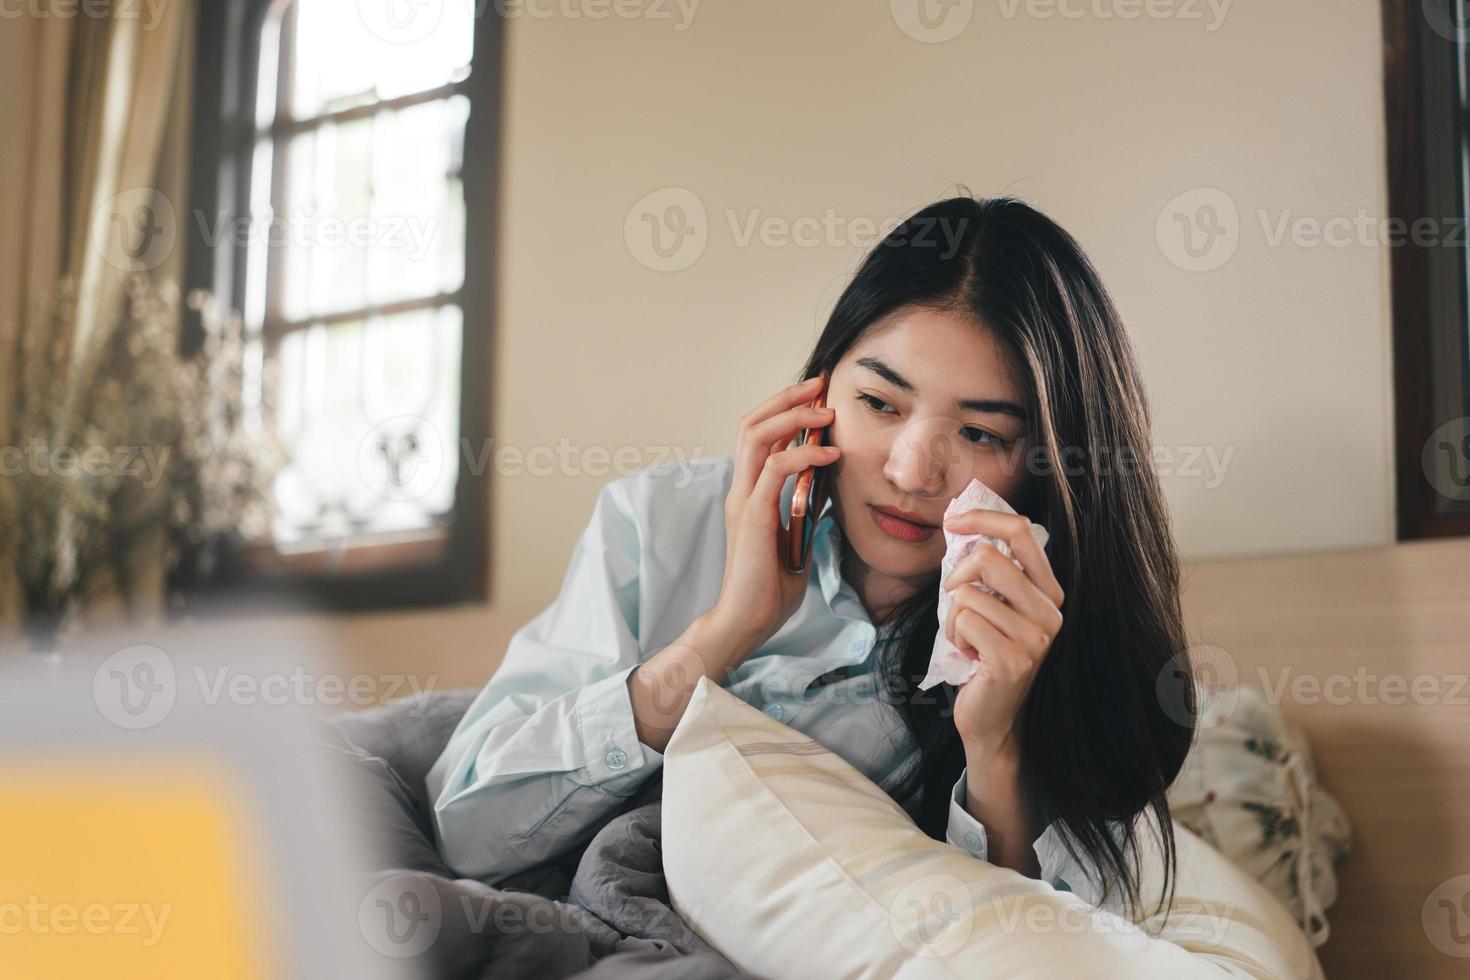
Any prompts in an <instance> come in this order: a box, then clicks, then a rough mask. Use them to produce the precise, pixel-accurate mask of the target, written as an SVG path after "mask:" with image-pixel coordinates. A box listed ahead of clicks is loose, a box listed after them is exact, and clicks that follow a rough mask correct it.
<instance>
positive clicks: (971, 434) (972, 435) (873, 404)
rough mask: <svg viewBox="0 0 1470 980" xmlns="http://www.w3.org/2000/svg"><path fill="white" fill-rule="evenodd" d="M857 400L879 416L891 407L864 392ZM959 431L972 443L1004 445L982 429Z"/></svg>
mask: <svg viewBox="0 0 1470 980" xmlns="http://www.w3.org/2000/svg"><path fill="white" fill-rule="evenodd" d="M857 398H858V401H860V402H862V403H864V404H865V405H867V406H868V409H869V410H870V411H873V412H877V413H879V414H880V415H886V414H887V413H886V412H884V411H883V409H885V408H890V407H891V406H890V405H889V404H888V403H887V402H885V401H884V400H883V399H881V398H878V397H875V396H873V395H870V394H868V393H866V392H861V393H859V394H858V396H857ZM960 431H961V432H962V433H964V435H965V438H966V439H968V440H969V441H970V442H973V443H979V442H980V441H981V440H984V439H988V440H990V445H992V446H996V447H999V448H1003V447H1004V446H1005V445H1006V441H1005V440H1004V439H1002V438H1001V437H1000V436H998V435H996V434H995V433H994V432H986V431H985V430H984V429H977V428H975V427H974V426H966V427H965V428H963V429H961V430H960Z"/></svg>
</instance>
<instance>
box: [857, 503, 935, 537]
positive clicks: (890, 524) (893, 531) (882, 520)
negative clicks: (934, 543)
mask: <svg viewBox="0 0 1470 980" xmlns="http://www.w3.org/2000/svg"><path fill="white" fill-rule="evenodd" d="M868 513H869V514H872V515H873V523H874V524H876V525H878V529H879V530H880V531H882V532H883V533H884V534H886V535H888V536H889V537H891V538H897V539H898V540H900V541H905V542H907V543H909V544H918V543H920V542H923V541H928V540H929V539H930V538H932V537H934V532H935V531H937V530H939V528H937V527H927V526H925V525H923V524H915V523H914V522H913V521H906V520H904V519H903V518H901V517H894V516H893V515H891V514H885V513H883V512H882V511H881V510H879V509H878V508H876V507H874V506H873V505H872V504H869V505H868Z"/></svg>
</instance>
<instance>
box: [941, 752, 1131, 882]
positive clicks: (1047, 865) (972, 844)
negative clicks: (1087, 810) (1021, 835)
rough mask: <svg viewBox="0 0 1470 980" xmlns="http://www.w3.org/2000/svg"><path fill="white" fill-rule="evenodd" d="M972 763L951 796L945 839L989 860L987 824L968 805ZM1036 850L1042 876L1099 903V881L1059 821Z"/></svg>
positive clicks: (962, 772) (1043, 834)
mask: <svg viewBox="0 0 1470 980" xmlns="http://www.w3.org/2000/svg"><path fill="white" fill-rule="evenodd" d="M969 771H970V770H969V767H968V766H967V767H965V768H964V769H961V770H960V778H959V779H957V780H956V781H955V784H954V789H953V790H952V791H951V792H950V796H949V825H948V828H947V829H946V831H945V839H946V840H948V841H949V843H951V844H953V845H954V846H955V847H959V848H963V849H964V850H966V851H968V852H969V853H970V854H971V855H972V856H973V857H977V858H979V859H980V860H981V861H988V860H989V857H988V854H989V841H988V840H987V838H986V835H985V827H984V825H982V824H981V823H980V821H979V820H976V819H975V817H974V816H973V815H972V814H971V813H970V811H969V810H967V809H966V808H965V802H966V797H967V793H968V790H967V787H966V777H967V776H968V775H969ZM1031 849H1032V850H1033V851H1035V852H1036V863H1037V865H1038V866H1039V867H1040V868H1041V879H1042V880H1043V881H1045V882H1048V883H1049V884H1050V885H1051V886H1052V887H1053V888H1056V889H1059V890H1061V891H1069V892H1072V893H1073V894H1075V895H1076V896H1077V897H1078V898H1080V899H1082V900H1083V901H1085V902H1087V903H1088V904H1090V905H1097V904H1098V900H1099V899H1100V898H1101V897H1102V890H1101V888H1099V887H1098V883H1097V882H1096V881H1095V880H1094V879H1093V878H1091V877H1089V876H1088V875H1087V874H1086V873H1084V871H1083V869H1082V866H1081V865H1080V864H1078V863H1077V861H1076V859H1075V858H1073V857H1072V855H1071V854H1070V853H1068V851H1067V848H1066V845H1065V844H1064V843H1063V842H1062V836H1061V831H1060V829H1059V828H1058V826H1057V824H1056V823H1055V822H1053V823H1051V824H1048V825H1047V827H1046V829H1045V830H1043V831H1042V832H1041V836H1040V837H1038V838H1036V840H1035V841H1034V842H1033V843H1032V845H1031Z"/></svg>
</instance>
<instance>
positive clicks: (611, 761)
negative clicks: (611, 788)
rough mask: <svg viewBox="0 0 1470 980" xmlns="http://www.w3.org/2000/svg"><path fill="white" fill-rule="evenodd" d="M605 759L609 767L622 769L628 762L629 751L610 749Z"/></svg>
mask: <svg viewBox="0 0 1470 980" xmlns="http://www.w3.org/2000/svg"><path fill="white" fill-rule="evenodd" d="M603 760H604V761H605V762H607V767H608V768H609V769H621V768H623V767H624V766H626V765H627V764H628V753H626V752H624V751H623V750H622V749H608V750H607V755H605V756H603Z"/></svg>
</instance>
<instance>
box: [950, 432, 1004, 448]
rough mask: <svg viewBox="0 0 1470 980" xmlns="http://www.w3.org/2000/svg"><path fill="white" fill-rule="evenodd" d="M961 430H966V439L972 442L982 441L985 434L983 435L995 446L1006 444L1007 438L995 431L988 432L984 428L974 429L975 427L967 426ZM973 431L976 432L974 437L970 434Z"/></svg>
mask: <svg viewBox="0 0 1470 980" xmlns="http://www.w3.org/2000/svg"><path fill="white" fill-rule="evenodd" d="M960 431H961V432H964V433H965V438H966V439H969V440H970V441H971V442H979V441H980V438H981V437H982V436H983V437H985V438H987V439H989V440H990V444H991V445H993V446H1004V445H1005V440H1004V439H1002V438H1001V437H1000V436H998V435H996V434H995V433H994V432H986V431H985V430H984V429H974V428H965V429H961V430H960ZM972 432H973V433H974V436H973V437H972V436H971V435H970V433H972Z"/></svg>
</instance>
